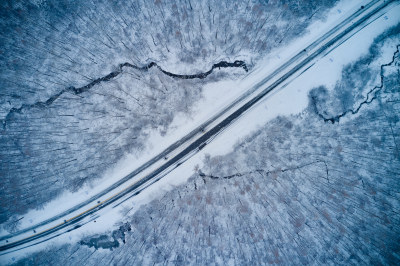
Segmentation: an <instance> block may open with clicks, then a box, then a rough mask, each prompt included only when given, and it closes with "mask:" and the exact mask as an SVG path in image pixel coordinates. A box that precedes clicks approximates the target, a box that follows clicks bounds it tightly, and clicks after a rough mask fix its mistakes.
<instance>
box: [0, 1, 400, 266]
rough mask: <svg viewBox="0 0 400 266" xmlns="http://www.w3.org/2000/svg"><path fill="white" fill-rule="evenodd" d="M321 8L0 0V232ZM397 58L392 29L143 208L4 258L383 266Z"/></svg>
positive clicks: (388, 257)
mask: <svg viewBox="0 0 400 266" xmlns="http://www.w3.org/2000/svg"><path fill="white" fill-rule="evenodd" d="M336 4H337V1H329V0H326V1H325V0H324V1H300V0H299V1H258V0H248V1H247V0H246V1H237V2H234V1H229V0H222V1H207V0H201V1H192V0H171V1H162V0H156V1H145V0H139V1H133V0H129V1H64V0H63V1H39V0H37V1H21V2H19V1H3V2H2V3H1V4H0V6H1V8H0V39H1V41H0V58H1V60H0V120H1V123H2V124H1V125H0V133H1V134H0V181H1V184H0V200H1V203H0V224H1V229H2V230H5V231H7V232H16V231H18V229H20V220H21V219H23V216H24V215H25V214H26V213H27V212H29V211H31V210H35V209H41V208H44V207H45V206H46V204H47V203H48V202H50V201H51V200H55V199H57V197H59V196H60V195H61V194H62V193H64V192H65V191H69V192H75V191H78V190H79V189H81V188H82V187H83V186H85V185H88V184H91V185H93V186H94V185H96V182H99V180H101V178H104V173H107V172H106V171H107V170H108V169H110V168H113V167H115V166H118V162H119V161H120V160H121V159H122V158H124V157H125V156H126V155H128V154H130V155H132V154H134V155H135V156H137V157H141V156H144V155H145V154H146V153H147V152H148V150H149V149H150V148H149V146H150V144H149V143H150V141H151V137H152V136H154V134H155V133H156V134H158V135H160V136H161V137H162V136H165V135H167V134H168V132H170V130H171V125H172V124H173V121H174V119H176V118H177V117H179V116H183V117H185V118H186V119H190V118H191V117H193V116H195V112H196V110H198V109H199V108H198V104H199V102H200V101H201V100H202V99H204V97H205V96H204V88H205V86H207V85H208V84H213V83H217V82H223V81H227V80H241V79H243V78H244V77H246V76H247V75H249V74H251V73H252V71H253V70H254V69H255V68H256V67H257V66H259V64H260V62H263V63H265V60H264V61H262V60H263V58H266V57H268V56H269V55H271V54H273V53H274V51H276V49H278V48H280V47H285V46H287V45H289V44H290V43H291V42H295V41H296V40H297V39H298V38H299V37H300V36H302V35H304V34H306V33H307V27H308V26H309V25H311V24H312V23H315V22H318V21H324V19H325V16H326V15H327V14H328V12H329V11H332V8H333V7H335V5H336ZM363 7H364V6H362V8H363ZM335 12H337V13H340V12H341V11H340V10H339V9H337V11H336V10H335ZM385 53H386V54H387V53H389V54H390V56H386V55H385ZM399 56H400V24H397V25H396V26H394V27H391V28H389V29H388V30H385V31H384V32H381V33H380V35H379V36H377V37H375V38H374V41H373V43H372V45H371V46H370V47H369V49H368V51H367V52H366V53H364V54H363V55H362V56H361V57H359V58H358V59H357V60H355V61H352V62H350V63H348V64H346V65H344V66H343V67H342V70H341V74H340V77H338V79H337V80H336V82H335V84H334V86H332V87H329V86H326V85H321V86H316V87H307V88H301V89H302V90H305V91H308V94H307V95H308V96H307V97H308V98H307V107H306V109H304V110H302V111H301V112H300V113H296V114H292V115H279V116H277V117H275V118H274V119H272V120H270V121H269V122H268V123H266V124H263V125H261V126H259V127H258V128H257V130H256V131H253V132H252V133H251V134H249V135H246V137H244V138H240V139H238V140H237V141H236V144H235V145H234V147H233V148H232V149H231V151H230V152H228V153H225V154H223V155H213V154H205V156H203V157H202V161H199V162H198V164H197V165H196V166H195V167H194V168H193V169H192V170H191V174H190V175H187V176H186V177H185V178H186V179H185V180H187V181H186V182H184V183H183V184H180V185H178V186H176V187H173V188H172V189H169V190H167V189H166V190H165V191H161V192H160V194H159V195H158V196H154V197H153V198H152V200H151V201H149V202H147V203H146V204H142V205H141V206H139V207H137V206H136V205H135V206H134V204H136V203H134V204H132V206H130V205H129V204H130V203H129V201H128V203H126V204H125V205H123V207H121V211H120V212H121V213H122V215H121V217H122V218H121V219H120V220H119V221H118V222H117V223H116V224H115V225H114V229H109V228H106V229H104V230H103V231H102V232H101V233H85V234H82V235H80V239H79V241H70V242H69V243H61V244H60V243H58V244H57V245H48V246H46V247H44V248H42V249H41V250H36V251H35V252H31V253H28V254H27V255H26V256H20V257H19V259H18V260H14V258H13V262H14V263H17V264H18V265H161V264H162V265H209V264H216V265H265V264H281V265H299V264H314V265H325V264H329V265H336V264H340V265H343V264H345V265H347V264H349V265H371V264H372V265H376V264H377V265H396V264H399V263H400V253H399V250H400V245H399V243H400V238H399V235H400V197H399V192H400V174H399V173H400V140H399V136H400V109H399V108H400V57H399ZM203 108H207V106H204V107H203ZM265 112H267V110H265ZM259 115H260V116H263V115H265V114H264V113H260V114H259ZM228 133H229V132H227V133H226V134H228ZM208 145H210V146H211V145H212V143H211V144H208ZM169 175H170V176H172V177H174V175H177V174H175V173H174V172H171V173H170V174H169ZM176 178H177V179H179V178H181V177H179V176H176ZM21 217H22V218H21ZM94 222H96V221H94ZM35 233H36V232H35ZM70 239H71V238H70ZM20 258H21V259H20ZM0 262H1V260H0ZM0 264H1V263H0Z"/></svg>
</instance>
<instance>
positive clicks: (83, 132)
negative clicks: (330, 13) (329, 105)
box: [0, 0, 334, 223]
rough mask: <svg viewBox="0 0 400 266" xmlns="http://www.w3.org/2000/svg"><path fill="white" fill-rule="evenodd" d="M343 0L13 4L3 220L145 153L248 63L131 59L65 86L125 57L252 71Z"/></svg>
mask: <svg viewBox="0 0 400 266" xmlns="http://www.w3.org/2000/svg"><path fill="white" fill-rule="evenodd" d="M333 2H334V1H323V2H321V1H306V2H304V3H302V2H291V1H289V2H287V3H285V2H282V1H270V2H268V3H265V2H263V1H260V2H258V1H241V2H237V3H232V1H217V2H216V1H190V0H187V1H154V2H149V1H128V2H126V1H118V2H114V1H102V2H97V1H48V2H44V1H43V2H39V1H38V2H36V3H29V2H15V3H14V2H13V1H9V2H7V1H4V2H2V8H1V11H0V12H1V20H0V21H1V22H0V23H1V27H0V30H1V39H2V41H1V43H0V45H1V48H0V50H1V54H0V56H1V66H0V69H1V70H0V82H1V84H0V86H1V98H0V101H1V102H0V110H1V111H0V116H1V117H0V118H1V120H2V121H1V122H2V128H1V129H0V130H1V134H0V153H1V158H2V160H1V161H0V165H1V169H2V170H1V173H0V174H1V179H2V182H1V193H2V201H1V211H0V222H2V223H3V222H5V221H7V220H9V219H10V217H12V216H13V215H15V214H23V213H24V212H26V211H27V210H29V209H31V208H37V207H40V206H41V205H42V204H44V203H46V202H47V201H49V200H50V199H54V198H55V197H56V196H57V195H59V194H60V193H61V192H62V191H63V190H65V189H68V190H76V189H77V188H79V187H80V186H82V184H83V183H85V182H89V181H91V180H94V179H96V178H99V177H100V176H101V174H102V173H103V172H104V170H105V169H107V168H109V167H110V166H112V164H115V163H116V162H117V161H118V160H119V159H120V158H121V156H122V155H123V154H124V153H127V152H129V153H139V152H140V151H141V150H143V148H144V147H145V146H146V139H147V136H148V134H149V131H151V130H157V131H159V132H160V133H161V134H163V133H164V132H165V131H166V130H168V125H169V124H170V123H171V121H172V120H173V118H174V116H175V115H176V114H177V113H184V114H186V115H190V111H191V108H192V106H193V104H194V103H195V102H196V101H197V100H198V99H199V98H200V97H201V91H202V86H204V84H205V83H207V82H211V81H215V80H220V79H232V78H235V77H236V76H238V75H239V76H240V75H243V74H245V73H246V71H245V70H244V69H243V68H241V67H240V68H234V69H231V68H227V69H221V70H218V69H215V71H214V72H215V73H213V74H212V75H210V76H208V77H207V78H206V79H192V80H181V79H177V78H172V77H169V76H167V75H165V74H164V73H162V72H161V71H159V69H157V68H151V69H148V71H140V70H137V69H133V68H124V69H123V71H122V73H121V74H120V75H118V76H117V77H115V78H114V79H112V80H110V81H108V82H99V83H97V84H95V85H94V86H93V87H91V88H90V89H89V90H86V91H85V92H83V93H79V94H76V93H74V91H73V90H69V91H66V92H63V90H66V89H67V88H70V87H74V88H82V87H84V86H86V85H88V84H90V83H92V82H93V81H94V80H96V79H99V78H102V77H105V76H107V75H108V74H109V73H111V72H113V71H116V69H117V67H118V65H119V64H123V63H125V62H128V63H131V64H133V65H135V66H138V67H142V66H145V65H147V64H148V63H150V62H156V63H157V64H159V65H160V66H161V67H162V68H163V69H164V70H166V71H169V72H171V73H175V74H197V73H203V72H206V71H208V70H209V69H210V68H211V67H212V65H213V64H215V63H218V62H220V61H222V60H225V61H228V62H234V61H235V60H243V61H244V62H245V63H246V65H247V66H248V67H249V68H251V66H252V65H253V64H255V63H256V61H257V58H259V56H260V54H267V53H268V52H269V51H271V50H272V49H273V48H274V47H277V46H279V45H283V44H285V43H288V42H289V41H290V40H291V39H293V38H295V37H296V36H298V34H301V32H302V31H304V29H305V28H306V26H307V25H308V24H309V23H310V22H311V21H313V20H315V19H318V18H321V17H323V14H324V10H326V9H327V8H328V7H330V6H332V4H333ZM272 21H273V22H274V23H271V22H272ZM60 93H61V94H60ZM55 96H56V97H55ZM54 98H57V99H56V100H54ZM43 186H46V191H43ZM10 221H11V222H12V221H13V220H12V219H11V220H10Z"/></svg>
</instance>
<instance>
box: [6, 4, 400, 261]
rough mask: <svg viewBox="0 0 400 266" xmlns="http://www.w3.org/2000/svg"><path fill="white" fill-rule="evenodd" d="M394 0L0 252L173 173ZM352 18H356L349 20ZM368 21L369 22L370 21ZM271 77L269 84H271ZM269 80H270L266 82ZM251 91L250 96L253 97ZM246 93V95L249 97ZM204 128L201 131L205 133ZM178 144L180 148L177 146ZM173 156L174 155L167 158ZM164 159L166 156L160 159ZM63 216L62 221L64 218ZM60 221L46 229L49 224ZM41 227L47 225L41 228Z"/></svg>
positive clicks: (74, 222)
mask: <svg viewBox="0 0 400 266" xmlns="http://www.w3.org/2000/svg"><path fill="white" fill-rule="evenodd" d="M393 2H395V1H378V0H375V1H371V2H370V3H369V4H368V5H365V6H363V7H360V9H359V10H357V11H356V12H355V13H354V14H352V15H351V16H350V17H348V18H346V19H345V20H344V21H342V22H341V23H339V24H338V25H337V26H335V27H334V28H332V29H331V30H330V31H328V32H327V33H325V34H324V35H323V36H321V37H320V38H318V39H317V40H315V41H314V42H313V43H312V44H311V45H309V46H308V47H306V48H305V49H304V50H303V51H301V52H300V53H298V54H297V55H295V56H294V57H292V58H291V59H290V60H288V61H287V62H286V63H284V64H283V65H282V66H280V67H279V68H277V69H276V70H275V71H273V73H271V74H270V75H268V76H267V77H265V78H264V79H263V80H262V81H261V82H259V83H258V84H256V85H255V86H254V87H252V88H250V89H249V90H248V91H247V92H246V93H245V94H243V95H242V96H241V97H240V98H238V99H236V100H235V101H234V102H232V103H231V104H230V105H229V106H227V107H226V108H225V109H223V110H222V111H221V112H220V113H218V114H216V115H215V116H213V117H212V118H210V119H209V120H208V121H206V122H205V123H203V124H202V125H200V126H199V127H197V128H196V129H194V130H193V131H191V132H190V133H189V134H187V135H186V136H185V137H183V138H182V139H180V140H179V141H177V142H175V143H174V144H172V145H171V146H169V147H168V148H167V149H165V150H164V151H163V152H161V153H160V154H159V155H157V156H155V157H154V158H153V159H151V160H150V161H148V162H147V163H145V164H143V165H142V166H141V167H139V168H137V169H136V170H135V171H133V172H132V173H130V174H129V175H127V176H125V177H124V178H122V179H121V180H119V181H118V182H116V183H114V184H113V185H111V186H110V187H108V188H107V189H105V190H103V191H101V192H100V193H98V194H96V195H94V196H93V197H91V198H89V199H88V200H86V201H84V202H82V203H81V204H79V205H76V206H75V207H73V208H70V209H68V210H66V211H64V212H62V213H60V214H58V215H56V216H54V217H52V218H50V219H48V220H45V221H43V222H41V223H39V224H36V225H34V226H32V227H29V228H25V229H23V230H21V231H19V232H16V233H13V234H9V235H6V236H3V237H1V238H0V241H1V242H2V243H5V242H6V243H5V244H4V245H2V246H0V255H2V254H7V253H10V252H13V251H16V250H19V249H22V248H26V247H28V246H32V245H36V244H38V243H41V242H44V241H47V240H49V239H51V238H54V237H56V236H58V235H60V234H63V233H66V232H69V231H71V230H74V229H77V228H79V227H81V226H82V225H83V224H85V223H87V222H89V221H90V219H93V216H94V215H96V212H98V211H99V210H101V209H103V208H105V207H107V206H111V205H112V206H114V205H115V204H120V203H121V202H123V201H125V200H126V199H127V198H130V197H132V196H135V195H137V194H139V193H140V192H141V191H142V190H143V189H145V188H146V187H147V186H149V185H150V184H153V183H154V182H156V181H158V180H159V179H160V178H162V177H163V176H164V175H165V174H166V173H167V172H169V171H172V170H173V169H174V168H176V167H178V166H179V165H180V164H181V163H182V162H183V161H185V160H187V159H188V158H189V157H190V156H192V155H193V154H195V153H196V152H198V151H199V150H200V149H202V148H203V147H204V145H205V144H206V143H209V142H210V141H211V140H212V139H213V138H214V137H215V136H216V135H218V134H219V133H221V132H222V131H223V130H224V129H225V128H227V127H228V126H229V125H231V124H232V123H233V122H234V121H236V120H237V119H238V118H239V117H240V116H242V115H243V114H244V113H245V112H246V111H248V110H249V109H251V107H253V106H254V105H255V104H256V103H258V102H259V101H260V100H261V99H263V98H264V97H265V96H266V95H267V94H269V93H270V92H271V91H273V90H274V89H276V88H277V87H280V86H282V85H285V83H286V82H288V81H290V79H291V78H294V77H296V76H298V75H300V74H301V73H303V72H304V71H306V70H307V69H308V68H309V67H310V66H312V65H313V63H315V62H314V61H316V60H317V59H318V58H320V57H321V56H323V55H325V54H326V53H327V52H328V51H330V50H331V49H334V48H335V47H337V46H338V45H340V44H341V43H343V42H344V41H345V40H346V39H348V38H350V37H351V36H352V35H353V34H354V33H355V32H358V31H359V30H361V29H362V28H363V27H365V26H366V25H368V24H369V23H371V22H372V21H373V20H374V19H376V18H375V17H374V15H376V14H377V13H378V12H379V11H382V10H383V9H384V8H386V7H388V5H389V4H391V3H393ZM354 19H355V20H354ZM371 19H372V21H371ZM271 80H273V82H272V83H271ZM268 83H270V84H268ZM254 93H256V94H255V95H252V94H254ZM250 96H251V97H250ZM204 129H205V131H204ZM182 147H183V148H182ZM171 154H173V156H171ZM165 158H169V159H167V160H166V159H165ZM161 161H162V162H164V163H163V164H162V165H161V166H159V167H157V168H156V169H154V170H153V171H151V172H150V173H149V174H147V175H145V176H144V177H143V178H142V179H140V180H138V181H137V182H136V183H134V184H132V185H129V186H127V187H124V185H125V186H126V182H127V181H129V180H132V178H134V177H136V176H137V175H138V174H140V173H142V172H144V171H145V170H146V169H149V168H151V166H153V165H154V164H156V163H160V162H161ZM115 189H121V190H120V191H119V192H118V193H115V194H113V195H110V196H109V197H108V198H107V199H105V200H104V199H103V200H101V201H100V202H99V200H100V198H101V197H104V196H107V195H108V194H111V192H112V191H113V190H115ZM78 210H81V212H80V213H79V214H78V215H75V216H74V217H72V218H70V217H69V215H72V213H74V212H77V211H78ZM64 219H65V220H64ZM58 220H61V221H63V222H60V223H58V224H57V225H53V226H52V227H50V225H49V224H50V223H54V222H55V221H58ZM46 225H48V226H49V227H50V228H47V229H45V227H46ZM29 232H32V234H29ZM34 232H35V233H34Z"/></svg>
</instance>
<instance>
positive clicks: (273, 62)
mask: <svg viewBox="0 0 400 266" xmlns="http://www.w3.org/2000/svg"><path fill="white" fill-rule="evenodd" d="M361 3H362V4H363V3H364V2H361ZM359 5H360V2H351V3H350V2H348V1H342V2H340V3H339V4H338V5H337V6H336V7H335V8H333V9H332V10H331V12H330V14H329V16H328V17H327V20H326V21H325V22H318V23H316V24H313V25H311V26H310V28H309V33H308V34H306V35H304V36H303V37H301V38H300V39H298V40H296V41H293V42H292V43H291V45H289V46H287V47H282V48H279V49H276V50H275V51H274V52H273V53H271V54H273V56H269V57H267V58H265V59H263V60H261V63H260V64H258V65H257V66H256V68H255V69H254V70H253V71H252V72H251V73H249V74H248V75H247V76H246V77H245V78H243V79H238V80H234V81H221V82H216V83H211V84H208V85H207V86H205V88H204V90H203V98H202V99H201V101H200V102H198V103H197V104H196V108H195V111H194V112H193V115H192V117H191V119H187V118H186V117H183V116H181V117H176V118H175V119H174V121H173V123H172V126H171V130H169V131H168V133H167V134H166V135H165V136H161V135H160V134H159V133H158V132H152V133H151V137H150V144H149V145H148V146H147V147H146V151H145V153H144V154H140V155H139V156H138V155H128V156H126V158H123V159H122V160H121V161H120V162H119V163H118V165H117V166H115V167H114V168H113V169H109V170H108V171H107V172H106V173H105V174H104V177H103V178H102V179H100V180H99V181H97V182H96V185H95V186H91V187H90V186H86V187H84V188H83V189H82V190H80V191H79V192H76V193H65V194H64V195H62V196H61V197H59V198H58V199H56V200H54V201H53V202H50V203H49V204H47V205H46V206H44V208H43V209H42V210H35V211H30V212H29V213H27V214H25V215H23V217H24V218H23V219H22V220H21V225H20V226H21V228H24V227H27V226H31V225H32V224H35V223H37V222H39V221H42V220H45V219H46V218H49V217H52V216H53V215H55V214H57V213H59V212H61V211H62V210H66V209H68V208H69V207H72V206H74V205H76V204H77V203H79V202H81V201H82V200H84V199H87V198H88V197H90V196H91V195H94V194H96V193H97V192H99V191H101V190H102V189H104V188H106V187H107V186H109V185H110V184H112V183H114V182H115V181H116V180H118V179H120V178H121V177H123V176H125V175H126V174H128V173H130V172H131V171H132V170H134V169H136V168H137V167H138V166H140V165H141V164H143V163H144V162H146V161H148V160H149V159H151V158H152V157H154V155H156V154H158V153H159V152H160V151H162V150H163V149H165V148H166V147H168V146H169V145H170V144H172V143H173V142H174V141H176V139H179V138H180V137H182V136H184V135H185V134H187V133H188V132H189V131H190V130H191V129H193V128H195V127H196V126H198V125H199V124H201V122H203V121H205V120H206V119H207V118H208V117H210V116H211V115H212V114H214V113H216V112H217V111H218V110H221V109H222V108H223V107H224V106H225V105H226V104H228V103H230V102H231V101H232V100H233V99H235V98H237V97H238V96H239V95H241V94H242V93H243V92H244V91H245V90H246V89H247V88H248V87H251V86H252V85H254V84H256V83H257V82H258V81H259V80H261V79H262V77H264V76H265V75H266V74H267V73H269V72H270V71H271V70H273V69H274V68H276V66H279V65H280V64H282V63H283V62H285V61H286V60H287V59H288V58H290V57H291V56H293V55H294V54H296V52H298V51H301V49H303V47H304V46H305V45H306V44H307V43H309V42H310V41H311V40H313V39H315V38H316V36H318V35H320V34H321V33H323V32H324V31H326V29H329V28H330V27H331V26H332V25H336V24H337V22H338V21H340V20H341V19H342V18H343V17H346V16H347V15H348V14H350V13H352V11H354V10H355V9H357V8H359ZM399 13H400V8H399V6H396V7H395V8H393V9H391V10H390V11H388V12H387V13H386V14H384V15H383V16H381V17H380V18H379V19H377V20H376V21H375V22H373V23H372V24H370V25H368V26H367V27H366V28H364V29H363V30H362V31H360V32H358V33H357V34H356V35H355V36H353V37H352V38H350V39H349V40H347V41H346V42H345V43H343V44H342V45H340V46H339V47H337V48H336V49H335V50H333V51H331V52H330V53H329V54H327V55H325V56H324V57H323V58H321V59H320V60H319V61H318V62H317V63H316V64H315V65H313V66H312V67H311V68H310V69H308V70H307V71H306V72H304V73H303V74H302V75H301V76H299V77H297V78H296V79H295V80H293V81H291V82H290V83H289V84H287V86H285V87H284V89H280V90H278V91H275V92H274V93H272V94H271V95H269V96H268V97H266V98H265V99H264V100H263V101H262V102H260V103H259V104H257V105H256V106H255V107H254V108H252V109H251V111H249V112H247V113H246V114H245V115H243V117H242V118H241V119H239V120H238V121H237V122H235V124H233V125H231V126H230V127H229V128H228V129H227V130H225V131H224V132H223V133H222V134H219V135H218V137H216V138H215V139H214V140H213V142H212V145H207V146H206V147H205V148H204V149H202V150H201V151H200V152H199V153H197V154H196V155H194V156H193V157H192V158H191V159H190V160H188V161H186V162H185V163H184V164H182V165H181V166H180V167H178V168H177V169H175V170H174V171H172V172H170V173H169V174H168V175H166V176H165V177H164V178H162V179H161V180H160V181H159V182H157V183H156V184H153V185H152V186H150V187H149V188H147V189H146V190H145V191H144V192H142V193H141V194H139V195H138V196H136V197H134V198H132V199H130V200H129V201H127V202H125V203H124V204H123V205H121V206H120V207H118V208H114V209H112V210H110V211H108V212H106V213H101V216H100V217H99V218H97V219H96V223H91V224H90V226H83V227H81V228H79V229H77V230H74V231H72V232H70V233H68V234H64V235H62V236H60V237H58V238H56V239H53V240H51V241H48V242H46V243H43V244H40V245H37V246H35V247H31V248H29V249H25V250H23V251H19V252H16V253H12V254H8V255H6V256H3V259H4V261H5V262H7V263H9V262H12V261H13V260H15V259H18V258H20V257H22V256H25V255H26V254H29V253H31V252H34V251H37V250H40V249H43V248H44V247H46V246H49V245H55V244H63V243H76V242H77V241H79V239H81V238H82V236H83V235H90V234H94V233H102V232H104V231H106V230H110V229H113V228H116V226H117V223H118V222H121V221H124V217H125V216H126V215H127V213H126V212H123V211H122V210H125V209H126V208H129V209H130V211H129V214H130V215H131V214H132V213H134V212H135V210H137V209H138V208H139V207H140V206H142V205H143V204H147V203H149V202H151V201H152V200H154V199H156V198H160V197H162V195H163V194H164V193H165V192H167V191H170V190H171V189H173V188H174V187H176V186H177V185H181V184H184V183H185V182H186V181H187V179H188V178H189V177H190V176H191V175H192V174H193V172H194V169H195V168H197V166H198V167H200V168H202V167H203V165H202V161H203V159H204V156H205V155H206V154H209V155H211V156H212V157H214V156H218V155H224V154H227V153H229V152H231V151H232V150H233V147H234V145H235V144H236V143H237V142H238V141H239V140H241V139H243V138H245V137H246V136H248V135H249V134H251V133H252V132H255V131H257V130H258V129H259V128H260V127H261V126H262V125H264V124H265V123H267V122H268V121H270V120H271V119H273V118H275V117H277V116H278V115H290V114H298V113H301V112H302V111H303V110H304V109H305V108H306V107H307V104H308V96H307V95H308V92H309V90H310V89H312V88H314V87H318V86H320V85H325V86H326V87H327V88H330V89H332V88H334V85H335V83H336V81H337V80H338V79H339V77H340V76H341V72H342V69H343V66H344V65H346V64H349V63H351V62H353V61H355V60H356V59H358V58H360V57H361V56H362V55H364V54H366V53H367V52H368V49H369V47H370V45H371V44H372V43H373V40H374V38H375V37H376V36H378V35H379V34H380V33H382V32H383V31H384V30H386V29H388V28H390V27H391V26H394V25H396V24H397V23H399V22H400V18H399V16H398V15H397V14H399ZM384 51H385V52H384V53H383V54H382V56H381V57H380V61H378V62H374V63H375V64H377V65H379V64H381V63H385V62H388V61H390V59H391V57H392V55H393V47H392V46H387V47H386V49H385V50H384ZM132 206H133V208H132ZM4 234H6V232H5V231H3V232H2V235H4Z"/></svg>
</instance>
